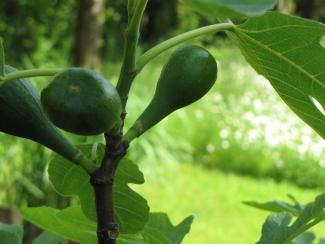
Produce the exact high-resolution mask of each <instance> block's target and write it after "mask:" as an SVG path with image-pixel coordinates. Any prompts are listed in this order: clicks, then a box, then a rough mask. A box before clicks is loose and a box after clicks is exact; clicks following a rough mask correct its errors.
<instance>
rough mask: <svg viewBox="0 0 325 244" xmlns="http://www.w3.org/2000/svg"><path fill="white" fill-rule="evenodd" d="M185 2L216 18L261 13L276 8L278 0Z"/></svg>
mask: <svg viewBox="0 0 325 244" xmlns="http://www.w3.org/2000/svg"><path fill="white" fill-rule="evenodd" d="M184 2H185V3H186V4H188V5H190V6H191V7H193V8H194V9H196V10H198V11H200V12H202V13H203V14H207V15H211V16H214V17H216V18H235V17H244V16H253V15H261V14H263V13H265V12H266V11H267V10H270V9H272V8H274V6H275V4H276V3H277V0H263V1H258V2H257V1H254V0H244V1H243V0H232V1H227V0H184Z"/></svg>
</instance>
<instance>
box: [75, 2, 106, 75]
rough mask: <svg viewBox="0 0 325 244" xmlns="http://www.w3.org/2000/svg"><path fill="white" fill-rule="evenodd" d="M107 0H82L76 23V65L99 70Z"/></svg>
mask: <svg viewBox="0 0 325 244" xmlns="http://www.w3.org/2000/svg"><path fill="white" fill-rule="evenodd" d="M104 6H105V0H80V2H79V9H78V19H77V25H76V36H75V49H74V65H75V66H82V67H89V68H92V69H95V70H99V69H100V66H101V61H100V55H99V49H100V45H101V36H102V25H103V15H104Z"/></svg>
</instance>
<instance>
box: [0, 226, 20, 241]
mask: <svg viewBox="0 0 325 244" xmlns="http://www.w3.org/2000/svg"><path fill="white" fill-rule="evenodd" d="M22 239H23V229H22V228H21V227H20V226H18V225H8V224H3V223H0V242H1V243H7V244H21V242H22Z"/></svg>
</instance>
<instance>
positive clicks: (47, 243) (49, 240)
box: [32, 231, 63, 244]
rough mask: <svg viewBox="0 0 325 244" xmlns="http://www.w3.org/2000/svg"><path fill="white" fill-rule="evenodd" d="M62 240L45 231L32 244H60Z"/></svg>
mask: <svg viewBox="0 0 325 244" xmlns="http://www.w3.org/2000/svg"><path fill="white" fill-rule="evenodd" d="M62 240H63V239H62V237H60V236H58V235H55V234H52V233H51V232H49V231H44V232H43V233H42V234H40V235H39V236H38V237H37V238H36V239H35V240H33V242H32V244H59V243H60V242H61V241H62Z"/></svg>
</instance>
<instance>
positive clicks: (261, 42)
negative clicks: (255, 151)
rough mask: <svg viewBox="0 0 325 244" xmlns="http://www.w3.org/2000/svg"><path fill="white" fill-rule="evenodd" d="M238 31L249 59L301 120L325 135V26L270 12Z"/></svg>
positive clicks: (254, 19)
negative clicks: (321, 42) (322, 41)
mask: <svg viewBox="0 0 325 244" xmlns="http://www.w3.org/2000/svg"><path fill="white" fill-rule="evenodd" d="M235 34H236V36H237V40H238V44H239V46H240V48H241V50H242V52H243V54H244V56H245V57H246V59H247V61H248V62H249V63H250V64H251V65H252V66H253V67H254V68H255V70H256V71H257V72H258V73H259V74H261V75H263V76H265V77H266V78H267V79H268V80H269V81H270V82H271V84H272V86H273V87H274V89H275V90H276V91H277V92H278V94H279V95H280V96H281V98H282V99H283V100H284V101H285V102H286V103H287V105H288V106H289V107H290V108H291V109H292V110H293V111H294V112H295V113H296V114H297V115H298V116H299V117H300V118H301V119H303V120H304V121H305V122H306V123H307V124H309V125H310V126H311V127H312V128H313V129H314V130H315V131H317V132H318V133H319V134H320V135H321V136H322V137H323V138H325V114H324V112H323V110H324V107H325V82H324V77H325V76H324V75H325V74H324V65H325V64H324V55H325V49H324V47H323V46H321V44H320V41H321V38H322V37H323V36H324V35H325V26H324V25H322V24H320V23H316V22H313V21H308V20H305V19H301V18H298V17H293V16H288V15H284V14H280V13H272V12H270V13H267V14H265V15H263V16H261V17H254V18H250V19H248V21H247V22H245V23H244V24H242V25H240V26H239V27H238V28H236V31H235ZM272 37H276V38H272ZM279 38H281V40H280V41H279ZM307 57H308V58H307ZM315 101H317V103H318V104H319V106H320V108H319V107H318V106H316V105H315ZM321 106H322V107H321Z"/></svg>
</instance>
